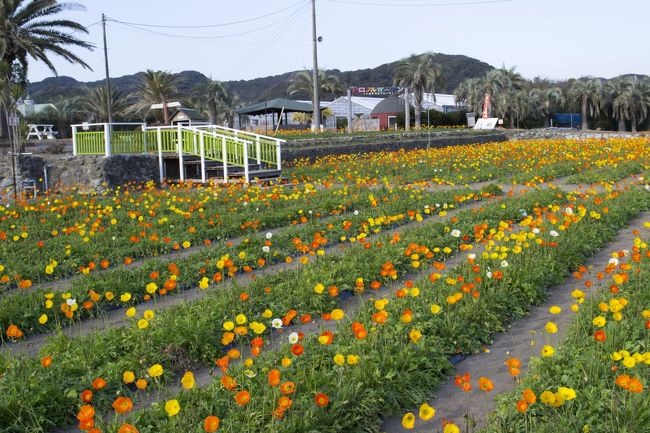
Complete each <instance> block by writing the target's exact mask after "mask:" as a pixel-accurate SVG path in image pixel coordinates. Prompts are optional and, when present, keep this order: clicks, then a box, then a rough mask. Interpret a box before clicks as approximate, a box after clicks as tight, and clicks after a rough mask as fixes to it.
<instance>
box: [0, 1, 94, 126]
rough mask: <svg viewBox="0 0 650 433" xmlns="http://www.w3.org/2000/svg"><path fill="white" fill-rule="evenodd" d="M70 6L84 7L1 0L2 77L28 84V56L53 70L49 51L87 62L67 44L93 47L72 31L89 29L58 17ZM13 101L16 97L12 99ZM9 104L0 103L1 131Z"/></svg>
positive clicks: (69, 60) (67, 58) (68, 59)
mask: <svg viewBox="0 0 650 433" xmlns="http://www.w3.org/2000/svg"><path fill="white" fill-rule="evenodd" d="M70 9H83V7H82V6H80V5H77V4H75V3H61V2H58V1H56V0H0V63H2V64H4V65H6V67H4V68H3V69H4V70H5V71H10V72H9V75H7V76H6V77H3V78H2V80H3V81H7V82H13V83H17V84H19V85H21V86H23V87H25V86H27V68H28V62H27V59H28V57H31V58H33V59H35V60H37V61H41V62H43V63H45V64H46V65H47V66H48V68H50V70H51V71H52V72H53V73H54V74H56V68H55V67H54V65H53V63H52V60H51V59H50V55H51V54H56V55H58V56H60V57H63V58H64V59H65V60H67V61H68V62H70V63H76V64H79V65H81V66H82V67H84V68H88V69H90V66H88V64H87V63H86V62H84V61H83V60H82V59H81V58H80V57H78V56H77V55H76V54H74V53H73V52H72V51H70V50H69V49H68V47H75V48H85V49H89V50H90V49H92V48H93V45H92V44H90V43H88V42H85V41H82V40H80V39H77V38H76V37H75V36H74V35H73V34H74V32H80V33H88V30H87V29H86V27H84V26H83V25H81V24H79V23H76V22H74V21H71V20H67V19H61V18H57V15H59V14H60V13H62V12H64V11H66V10H70ZM14 102H15V101H14ZM8 109H9V108H8V107H7V105H6V104H3V105H0V133H1V134H2V135H4V134H5V133H6V131H7V128H6V116H5V114H4V113H5V112H6V111H7V110H8Z"/></svg>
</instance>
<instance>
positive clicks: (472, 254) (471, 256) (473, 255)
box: [467, 253, 476, 260]
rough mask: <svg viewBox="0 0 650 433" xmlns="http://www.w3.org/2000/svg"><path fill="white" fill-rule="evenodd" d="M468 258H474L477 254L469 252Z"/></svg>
mask: <svg viewBox="0 0 650 433" xmlns="http://www.w3.org/2000/svg"><path fill="white" fill-rule="evenodd" d="M467 258H468V259H470V260H474V259H475V258H476V254H474V253H469V254H468V255H467Z"/></svg>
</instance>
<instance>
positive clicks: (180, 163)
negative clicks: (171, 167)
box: [176, 125, 185, 181]
mask: <svg viewBox="0 0 650 433" xmlns="http://www.w3.org/2000/svg"><path fill="white" fill-rule="evenodd" d="M176 141H177V144H176V146H177V147H178V168H179V176H180V179H181V181H184V180H185V164H184V162H183V131H182V130H181V125H178V136H177V140H176Z"/></svg>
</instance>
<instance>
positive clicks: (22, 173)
mask: <svg viewBox="0 0 650 433" xmlns="http://www.w3.org/2000/svg"><path fill="white" fill-rule="evenodd" d="M17 166H18V169H17V172H16V175H17V184H18V186H19V190H20V189H21V187H22V181H23V180H26V179H34V180H36V181H37V184H38V187H39V190H41V191H43V190H45V182H46V175H45V170H44V168H47V170H46V171H47V186H48V188H49V189H50V190H52V191H59V190H62V189H69V188H77V189H78V190H80V191H83V192H91V191H102V190H103V189H104V188H106V187H114V186H117V185H123V184H125V183H127V182H147V181H150V180H158V159H157V157H155V156H149V155H113V156H110V157H108V158H106V157H104V156H72V155H47V154H40V155H20V157H19V158H18V162H17ZM12 191H13V178H12V170H11V157H10V156H8V155H2V156H0V194H2V193H4V194H3V195H7V194H11V193H12Z"/></svg>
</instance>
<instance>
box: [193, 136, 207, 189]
mask: <svg viewBox="0 0 650 433" xmlns="http://www.w3.org/2000/svg"><path fill="white" fill-rule="evenodd" d="M194 138H195V139H196V135H195V136H194ZM199 150H200V151H201V182H203V183H205V136H204V135H203V131H201V132H199Z"/></svg>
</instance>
